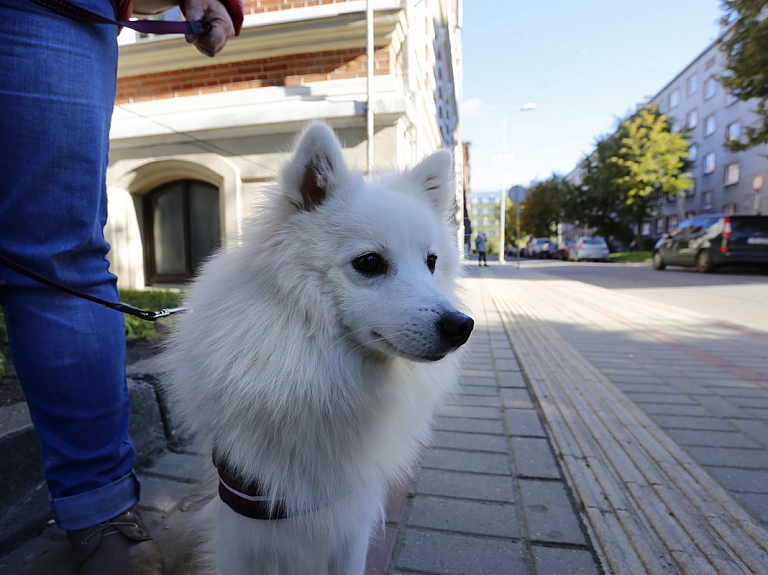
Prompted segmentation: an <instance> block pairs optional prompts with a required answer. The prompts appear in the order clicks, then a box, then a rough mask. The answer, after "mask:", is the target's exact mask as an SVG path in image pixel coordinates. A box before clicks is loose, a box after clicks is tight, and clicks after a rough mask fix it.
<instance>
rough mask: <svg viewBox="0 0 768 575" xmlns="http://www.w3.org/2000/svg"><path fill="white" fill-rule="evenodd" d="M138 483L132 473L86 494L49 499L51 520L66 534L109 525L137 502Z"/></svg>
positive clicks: (137, 479)
mask: <svg viewBox="0 0 768 575" xmlns="http://www.w3.org/2000/svg"><path fill="white" fill-rule="evenodd" d="M140 496H141V483H140V482H139V478H138V476H137V475H136V473H135V472H134V471H131V472H130V473H129V474H128V475H126V476H125V477H123V478H122V479H118V480H117V481H115V482H113V483H110V484H109V485H105V486H104V487H99V488H98V489H95V490H93V491H88V492H87V493H80V494H78V495H72V496H69V497H59V498H54V497H51V498H50V502H51V510H52V512H53V519H54V521H55V522H56V525H57V526H59V527H60V528H61V529H64V530H66V531H75V530H77V529H85V528H87V527H92V526H94V525H98V524H99V523H104V522H105V521H109V520H110V519H112V518H113V517H116V516H118V515H120V514H121V513H123V512H124V511H127V510H128V509H130V508H131V507H132V506H133V505H135V504H136V503H138V502H139V497H140Z"/></svg>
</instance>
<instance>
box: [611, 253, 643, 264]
mask: <svg viewBox="0 0 768 575" xmlns="http://www.w3.org/2000/svg"><path fill="white" fill-rule="evenodd" d="M608 257H609V259H610V261H612V262H615V263H620V264H636V263H646V262H650V261H651V260H652V259H653V258H652V257H651V252H617V253H615V254H610V255H609V256H608Z"/></svg>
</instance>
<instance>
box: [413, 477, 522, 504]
mask: <svg viewBox="0 0 768 575" xmlns="http://www.w3.org/2000/svg"><path fill="white" fill-rule="evenodd" d="M416 493H419V494H422V495H443V496H446V497H462V498H464V499H476V500H482V501H502V502H506V503H513V502H514V500H515V492H514V489H513V485H512V478H511V477H505V476H503V475H480V474H478V473H461V472H458V471H444V470H437V469H422V470H421V472H420V473H419V480H418V482H417V483H416Z"/></svg>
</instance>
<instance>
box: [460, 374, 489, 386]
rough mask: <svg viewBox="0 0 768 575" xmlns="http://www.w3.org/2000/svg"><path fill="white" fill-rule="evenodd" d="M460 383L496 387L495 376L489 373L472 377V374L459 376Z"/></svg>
mask: <svg viewBox="0 0 768 575" xmlns="http://www.w3.org/2000/svg"><path fill="white" fill-rule="evenodd" d="M460 381H461V383H462V385H478V386H481V387H496V377H494V376H493V375H490V376H489V377H474V376H465V375H463V376H461V379H460Z"/></svg>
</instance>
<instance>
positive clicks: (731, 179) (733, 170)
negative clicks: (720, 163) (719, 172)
mask: <svg viewBox="0 0 768 575" xmlns="http://www.w3.org/2000/svg"><path fill="white" fill-rule="evenodd" d="M738 181H739V162H733V163H732V164H728V165H727V166H725V185H726V186H731V185H733V184H736V183H738Z"/></svg>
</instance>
